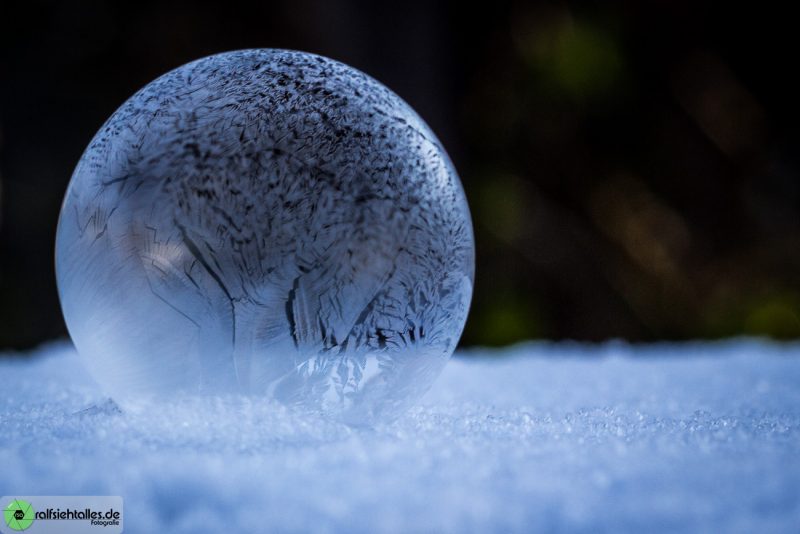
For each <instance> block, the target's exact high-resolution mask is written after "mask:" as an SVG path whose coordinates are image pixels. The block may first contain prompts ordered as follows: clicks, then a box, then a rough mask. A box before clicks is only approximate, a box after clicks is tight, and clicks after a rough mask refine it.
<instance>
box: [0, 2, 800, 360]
mask: <svg viewBox="0 0 800 534" xmlns="http://www.w3.org/2000/svg"><path fill="white" fill-rule="evenodd" d="M12 4H14V5H12ZM784 9H785V10H788V9H789V8H788V7H787V8H784ZM0 10H2V12H1V13H0V25H1V26H2V27H1V28H0V42H2V51H1V53H2V56H0V58H1V59H0V180H1V181H0V349H5V348H18V349H23V348H27V347H31V346H34V345H36V344H39V343H41V342H42V341H45V340H48V339H51V338H55V337H60V336H65V335H66V329H65V327H64V324H63V321H62V318H61V312H60V308H59V304H58V296H57V293H56V287H55V276H54V272H53V243H54V235H55V228H56V221H57V218H58V211H59V208H60V203H61V200H62V197H63V194H64V191H65V188H66V186H67V182H68V181H69V178H70V174H71V173H72V170H73V168H74V166H75V164H76V163H77V161H78V159H79V158H80V155H81V153H82V152H83V149H84V148H85V147H86V145H87V144H88V143H89V141H90V139H91V137H92V136H93V135H94V133H95V131H97V129H99V127H100V126H101V124H102V123H103V122H104V121H105V119H106V118H107V117H108V116H109V115H110V114H111V113H113V112H114V110H115V109H116V108H117V107H118V106H119V105H120V104H122V103H123V102H124V101H125V100H126V99H127V98H128V97H129V96H131V95H132V94H133V93H134V92H135V91H136V90H138V89H139V88H141V87H142V86H143V85H145V84H146V83H148V82H149V81H151V80H152V79H154V78H155V77H157V76H158V75H160V74H162V73H164V72H166V71H168V70H170V69H172V68H175V67H177V66H179V65H181V64H183V63H186V62H188V61H190V60H193V59H196V58H199V57H202V56H205V55H208V54H212V53H216V52H221V51H226V50H232V49H239V48H257V47H279V48H293V49H300V50H305V51H310V52H315V53H319V54H322V55H325V56H329V57H331V58H334V59H337V60H340V61H343V62H345V63H348V64H350V65H352V66H354V67H356V68H358V69H361V70H363V71H365V72H367V73H368V74H370V75H372V76H373V77H375V78H377V79H378V80H380V81H381V82H383V83H385V84H386V85H388V86H389V87H390V88H392V89H393V90H394V91H395V92H397V93H398V94H399V95H400V96H402V97H403V98H404V99H405V100H406V101H408V102H409V103H410V104H411V105H412V106H413V107H414V108H415V109H416V110H417V111H418V112H419V113H420V114H421V115H422V117H423V118H424V119H425V120H426V121H427V122H428V123H429V124H430V125H431V127H432V128H433V130H434V131H435V132H436V133H437V135H438V136H439V137H440V139H441V140H442V142H443V144H444V145H445V147H446V148H447V150H448V151H449V153H450V155H451V156H452V158H453V160H454V162H455V164H456V167H457V169H458V171H459V173H460V175H461V178H462V181H463V183H464V187H465V189H466V193H467V197H468V200H469V203H470V206H471V209H472V215H473V219H474V224H475V234H476V240H477V274H476V277H477V280H476V286H475V296H474V300H473V305H472V312H471V315H470V318H469V321H468V323H467V328H466V331H465V333H464V337H463V339H462V345H474V344H486V345H502V344H507V343H511V342H514V341H517V340H521V339H527V338H548V339H565V338H569V339H578V340H591V341H595V340H603V339H607V338H625V339H629V340H634V341H650V340H661V339H670V340H673V339H686V338H717V337H724V336H732V335H766V336H772V337H776V338H796V337H800V176H798V145H799V143H800V135H798V134H799V130H798V102H800V98H798V83H797V81H796V80H797V78H795V77H794V74H795V72H794V70H795V67H792V65H793V64H794V63H793V61H794V60H795V53H794V52H792V51H793V50H796V48H797V46H796V28H795V26H796V21H795V19H794V17H792V16H790V15H789V13H788V11H783V12H782V11H781V10H780V9H778V8H772V7H770V5H769V4H766V3H759V4H758V5H756V6H754V5H750V4H742V5H737V4H736V3H732V4H725V5H724V6H720V5H719V4H717V3H713V2H703V1H681V0H671V1H661V2H658V1H653V2H632V1H631V2H619V1H611V0H606V1H603V2H589V3H587V2H580V3H579V2H549V3H535V2H529V3H526V2H512V1H506V0H493V1H491V2H450V3H447V2H414V1H405V2H399V3H394V4H390V3H380V2H368V1H363V2H361V1H355V0H336V1H334V0H320V1H310V0H286V1H279V2H268V1H263V2H260V3H251V4H247V5H239V4H237V3H236V2H234V1H227V2H213V3H207V4H204V3H201V2H188V1H187V2H177V3H172V2H158V3H152V4H148V3H141V2H139V3H136V4H133V5H126V4H124V3H122V2H105V1H94V2H59V3H52V4H50V3H42V2H37V1H28V2H19V3H11V2H6V3H4V4H3V6H2V7H0Z"/></svg>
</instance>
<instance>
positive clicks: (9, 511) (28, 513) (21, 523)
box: [3, 499, 35, 530]
mask: <svg viewBox="0 0 800 534" xmlns="http://www.w3.org/2000/svg"><path fill="white" fill-rule="evenodd" d="M34 514H35V512H34V511H33V507H32V506H31V503H29V502H27V501H23V500H20V499H14V500H13V501H11V502H10V503H9V505H8V506H6V507H5V509H4V510H3V518H4V519H5V520H6V525H8V526H9V528H11V529H12V530H25V529H26V528H28V527H29V526H31V524H33V519H34Z"/></svg>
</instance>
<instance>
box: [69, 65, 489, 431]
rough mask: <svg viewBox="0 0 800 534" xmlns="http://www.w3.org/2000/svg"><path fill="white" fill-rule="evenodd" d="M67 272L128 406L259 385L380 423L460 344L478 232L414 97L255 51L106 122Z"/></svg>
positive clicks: (136, 102)
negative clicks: (409, 98) (412, 102)
mask: <svg viewBox="0 0 800 534" xmlns="http://www.w3.org/2000/svg"><path fill="white" fill-rule="evenodd" d="M56 272H57V279H58V287H59V294H60V298H61V304H62V309H63V312H64V317H65V319H66V322H67V326H68V328H69V331H70V335H71V337H72V339H73V342H74V343H75V345H76V347H77V349H78V351H79V353H80V354H81V357H82V359H83V361H84V362H85V363H86V365H87V367H88V369H89V370H90V372H91V374H92V375H93V376H94V377H95V378H96V379H97V381H98V382H99V383H100V384H101V385H102V386H103V387H104V388H105V389H106V391H108V392H109V394H110V395H111V396H112V397H113V398H114V399H115V400H117V401H118V402H120V403H121V404H122V405H123V406H124V405H125V403H126V402H131V401H133V400H135V399H140V398H145V397H146V398H152V397H161V396H175V395H178V394H225V393H245V394H252V395H264V396H268V397H270V398H274V399H277V400H279V401H281V402H284V403H286V404H289V405H300V406H303V407H305V408H308V409H312V410H320V411H322V412H324V413H326V414H330V415H334V416H337V417H340V418H343V419H344V420H347V421H351V422H354V423H362V422H363V423H372V422H375V421H378V420H380V419H386V418H391V417H393V416H395V415H397V414H399V413H401V412H402V411H403V410H404V409H405V408H407V407H408V406H409V405H410V404H411V403H413V402H414V401H415V400H416V399H418V398H419V397H420V396H421V395H422V394H423V393H424V392H425V391H426V390H427V389H428V387H429V386H430V385H431V383H432V382H433V380H434V379H435V378H436V376H437V375H438V374H439V372H440V371H441V369H442V367H443V366H444V364H445V363H446V361H447V359H448V358H449V356H450V355H451V354H452V352H453V350H454V348H455V345H456V343H457V341H458V339H459V337H460V335H461V332H462V329H463V326H464V322H465V320H466V316H467V312H468V308H469V303H470V299H471V296H472V284H473V279H474V241H473V233H472V225H471V221H470V215H469V210H468V207H467V203H466V200H465V197H464V193H463V190H462V188H461V184H460V181H459V179H458V176H457V174H456V172H455V170H454V168H453V165H452V163H451V162H450V160H449V158H448V156H447V154H446V152H445V150H444V149H443V147H442V145H441V143H440V142H439V141H438V140H437V138H436V137H435V135H434V134H433V133H432V132H431V130H430V129H429V128H428V126H427V125H426V124H425V123H424V122H423V120H422V119H421V118H420V117H419V116H418V115H417V114H416V113H415V112H414V111H413V110H412V109H411V108H410V107H409V106H408V104H406V103H405V102H404V101H403V100H402V99H400V97H398V96H397V95H395V94H394V93H393V92H391V91H390V90H389V89H387V88H386V87H385V86H383V85H381V84H380V83H379V82H377V81H375V80H374V79H372V78H370V77H368V76H367V75H365V74H363V73H361V72H359V71H357V70H355V69H353V68H351V67H348V66H346V65H343V64H341V63H338V62H336V61H333V60H330V59H327V58H323V57H320V56H316V55H312V54H307V53H302V52H294V51H287V50H245V51H238V52H230V53H224V54H219V55H215V56H210V57H207V58H204V59H200V60H197V61H195V62H192V63H189V64H186V65H184V66H182V67H179V68H177V69H175V70H173V71H171V72H169V73H167V74H165V75H164V76H162V77H160V78H158V79H157V80H155V81H153V82H151V83H150V84H148V85H147V86H146V87H144V88H143V89H142V90H140V91H139V92H138V93H136V94H135V95H134V96H133V97H132V98H131V99H129V100H128V101H127V102H126V103H125V104H123V105H122V107H120V108H119V109H118V110H117V111H116V112H115V113H114V114H113V115H112V116H111V118H109V119H108V121H107V122H106V124H105V125H104V126H103V127H102V128H101V129H100V131H99V132H98V133H97V134H96V136H95V137H94V139H93V140H92V142H91V143H90V145H89V147H88V148H87V149H86V152H85V153H84V154H83V156H82V158H81V160H80V162H79V163H78V165H77V168H76V169H75V172H74V174H73V176H72V180H71V182H70V184H69V187H68V190H67V193H66V197H65V199H64V204H63V207H62V210H61V216H60V219H59V224H58V232H57V239H56Z"/></svg>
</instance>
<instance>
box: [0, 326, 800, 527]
mask: <svg viewBox="0 0 800 534" xmlns="http://www.w3.org/2000/svg"><path fill="white" fill-rule="evenodd" d="M0 377H2V382H3V387H2V389H0V428H2V433H1V434H0V465H2V466H3V469H2V476H0V494H3V495H13V494H19V495H36V494H39V495H58V494H66V495H70V494H72V495H103V494H106V495H121V496H122V497H123V499H124V503H125V512H126V513H125V531H126V532H148V533H149V532H171V533H181V532H187V533H189V532H190V533H197V532H258V531H269V532H280V531H302V532H418V531H426V532H488V531H497V532H541V531H559V532H564V531H567V532H667V531H679V530H692V531H709V532H710V531H714V532H748V533H749V532H785V531H793V532H796V531H797V529H798V526H800V346H798V345H781V344H773V343H767V342H761V341H752V340H736V341H728V342H720V343H692V344H681V345H671V344H663V345H652V346H632V345H628V344H623V343H609V344H604V345H598V346H586V345H579V344H544V343H537V344H525V345H519V346H515V347H511V348H508V349H505V350H500V351H488V350H471V351H467V352H462V353H459V354H457V356H456V357H455V358H454V359H453V360H451V362H450V363H449V364H448V365H447V367H446V368H445V370H444V372H443V374H442V376H441V377H440V379H439V380H438V382H437V383H436V384H435V385H434V388H433V389H432V390H431V391H430V392H429V393H428V395H427V396H426V397H424V399H423V400H422V402H421V404H420V405H419V406H417V407H416V408H412V409H411V411H409V412H408V413H407V414H406V415H405V416H403V417H401V418H400V419H398V420H397V421H396V422H394V423H392V424H390V425H387V426H383V427H379V428H374V429H356V428H351V427H348V426H345V425H343V424H340V423H336V422H332V421H330V420H327V419H320V418H318V417H315V416H314V415H313V414H300V413H293V412H290V411H289V410H288V409H287V408H286V407H284V406H282V405H280V404H272V403H269V402H263V401H259V400H257V399H254V398H250V397H243V396H221V397H204V398H203V397H197V398H189V397H187V398H183V399H180V400H177V401H175V402H174V403H171V404H166V405H159V406H158V407H153V406H150V407H146V406H145V407H141V409H138V410H134V411H128V410H126V411H125V412H123V411H121V410H120V409H119V408H117V407H116V405H115V404H113V403H112V402H111V401H109V400H108V399H107V398H105V397H104V396H103V394H102V390H101V389H100V388H99V386H97V385H96V384H95V383H93V382H92V381H91V380H90V379H89V378H87V374H86V372H85V370H84V369H83V368H82V367H81V365H80V363H79V360H78V358H77V356H76V354H75V353H74V351H73V349H72V347H71V346H70V345H68V344H66V343H59V344H51V345H48V346H45V347H43V348H41V349H40V350H38V351H35V352H34V353H33V354H31V355H30V357H27V356H23V355H16V356H12V357H5V358H0Z"/></svg>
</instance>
